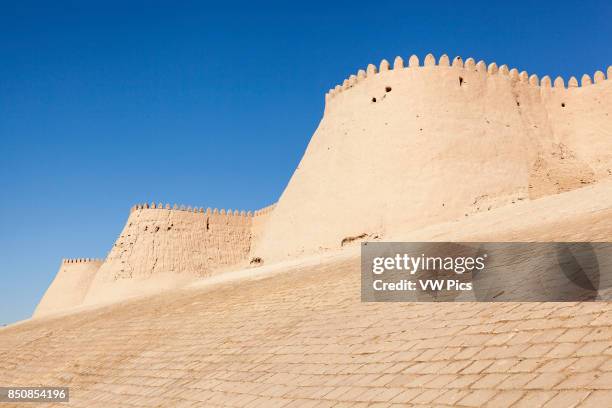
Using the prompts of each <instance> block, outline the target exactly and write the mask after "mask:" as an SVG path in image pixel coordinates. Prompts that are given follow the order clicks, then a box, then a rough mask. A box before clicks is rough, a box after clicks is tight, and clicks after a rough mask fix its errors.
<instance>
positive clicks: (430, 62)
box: [423, 53, 436, 67]
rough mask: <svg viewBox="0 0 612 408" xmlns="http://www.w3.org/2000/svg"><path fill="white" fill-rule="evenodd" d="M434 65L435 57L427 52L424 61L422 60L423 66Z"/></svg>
mask: <svg viewBox="0 0 612 408" xmlns="http://www.w3.org/2000/svg"><path fill="white" fill-rule="evenodd" d="M435 65H436V57H434V56H433V54H431V53H430V54H427V55H426V56H425V61H423V66H424V67H433V66H435Z"/></svg>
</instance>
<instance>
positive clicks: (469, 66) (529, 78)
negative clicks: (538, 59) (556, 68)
mask: <svg viewBox="0 0 612 408" xmlns="http://www.w3.org/2000/svg"><path fill="white" fill-rule="evenodd" d="M420 66H421V65H420V61H419V57H418V56H416V55H414V54H413V55H411V56H410V58H409V59H408V68H418V67H420ZM422 66H423V67H436V66H439V67H449V66H452V67H454V68H458V69H466V70H475V71H477V72H480V73H484V74H487V75H503V76H508V77H509V78H510V79H511V80H512V81H518V82H522V83H524V84H528V85H530V86H536V87H542V86H543V87H546V88H555V89H561V88H565V84H564V81H563V79H562V78H561V82H560V81H559V78H560V77H557V78H556V79H555V81H554V82H553V81H552V79H551V78H550V76H545V77H543V78H542V81H543V83H541V82H540V80H539V79H538V76H537V75H535V74H533V75H529V73H528V72H527V71H521V72H520V73H519V71H518V69H516V68H512V69H509V67H508V65H507V64H503V65H501V66H498V65H497V63H495V62H492V63H490V64H489V65H487V64H486V63H485V61H483V60H480V61H478V63H476V62H475V60H474V58H472V57H470V58H467V59H466V60H465V62H464V61H463V59H462V58H461V57H460V56H456V57H455V58H454V59H453V60H452V62H451V61H450V59H449V57H448V55H447V54H442V56H440V59H439V61H438V63H437V64H436V58H435V57H434V55H433V54H431V53H429V54H427V55H426V56H425V58H424V61H423V65H422ZM404 68H406V67H405V65H404V59H403V58H402V57H400V56H397V57H395V59H394V61H393V68H391V64H390V63H389V61H387V60H386V59H382V60H381V62H380V64H379V67H376V66H375V65H374V64H368V66H367V68H366V70H363V69H360V70H358V71H357V74H356V75H355V74H351V75H350V76H349V77H348V78H347V79H345V80H344V81H343V82H342V84H339V85H336V86H335V87H334V88H333V89H330V90H329V92H328V93H326V94H325V101H326V106H327V102H331V100H332V99H334V97H335V96H336V95H338V94H339V93H341V92H343V91H346V90H348V89H350V88H352V87H354V86H355V85H357V84H358V83H359V82H361V81H363V80H365V79H367V78H370V77H374V76H376V75H377V74H378V73H382V72H389V71H391V70H393V71H397V72H398V73H400V72H402V71H403V70H404ZM611 74H612V66H610V67H608V70H607V75H608V77H609V76H610V75H611ZM544 78H547V79H546V80H544ZM605 80H606V75H605V74H604V73H603V71H597V72H595V74H594V75H593V79H592V80H591V76H590V75H588V74H584V75H583V76H582V84H581V86H582V87H584V86H587V85H591V84H593V83H595V84H597V83H601V82H603V81H605ZM573 87H578V82H577V80H576V81H574V80H572V79H570V81H569V83H568V88H573Z"/></svg>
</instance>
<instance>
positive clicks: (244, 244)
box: [85, 206, 253, 303]
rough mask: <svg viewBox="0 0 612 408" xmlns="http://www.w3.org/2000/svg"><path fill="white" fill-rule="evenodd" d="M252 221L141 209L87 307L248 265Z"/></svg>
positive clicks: (128, 225) (231, 216) (99, 275)
mask: <svg viewBox="0 0 612 408" xmlns="http://www.w3.org/2000/svg"><path fill="white" fill-rule="evenodd" d="M147 207H148V206H147ZM160 207H161V206H160ZM252 218H253V217H252V216H251V215H247V214H244V213H242V214H241V213H237V212H236V213H234V212H231V213H230V212H228V213H226V212H225V211H222V212H217V210H215V211H214V212H212V211H202V212H200V211H199V210H197V209H195V210H192V209H189V210H179V209H169V208H143V206H139V207H138V208H137V209H135V210H133V211H132V212H131V213H130V216H129V218H128V220H127V222H126V225H125V227H124V229H123V231H122V232H121V235H120V236H119V237H118V238H117V241H116V242H115V244H114V245H113V247H112V249H111V251H110V253H109V255H108V257H107V259H106V261H105V262H104V264H103V265H102V266H101V268H100V270H99V272H98V273H97V274H96V277H95V279H94V281H93V283H92V285H91V288H90V290H89V293H88V295H87V296H86V299H85V303H100V302H105V301H110V300H113V299H118V298H121V297H123V296H129V295H136V294H140V293H144V292H147V291H150V290H158V289H163V288H172V287H175V286H178V285H180V284H183V283H185V282H187V281H189V280H193V279H194V278H196V277H204V276H210V275H212V274H213V273H214V272H216V271H219V270H223V268H226V267H230V266H233V265H238V264H240V263H242V262H245V263H246V261H247V257H248V254H249V250H250V243H251V223H252Z"/></svg>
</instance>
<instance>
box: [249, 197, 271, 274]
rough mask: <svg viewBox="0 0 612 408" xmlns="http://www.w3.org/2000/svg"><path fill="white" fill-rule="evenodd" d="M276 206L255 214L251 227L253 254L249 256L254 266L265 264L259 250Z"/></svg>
mask: <svg viewBox="0 0 612 408" xmlns="http://www.w3.org/2000/svg"><path fill="white" fill-rule="evenodd" d="M275 206H276V204H272V205H269V206H267V207H265V208H262V209H261V210H257V211H255V212H254V213H253V221H252V226H251V252H250V254H249V260H250V261H251V263H252V264H253V265H258V264H261V263H263V259H261V257H260V256H259V253H258V248H259V244H260V242H261V240H262V237H263V234H264V233H265V231H266V227H267V225H268V220H269V219H270V217H271V216H272V213H273V211H274V207H275ZM257 258H259V259H257Z"/></svg>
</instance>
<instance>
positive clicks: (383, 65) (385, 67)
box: [378, 59, 389, 72]
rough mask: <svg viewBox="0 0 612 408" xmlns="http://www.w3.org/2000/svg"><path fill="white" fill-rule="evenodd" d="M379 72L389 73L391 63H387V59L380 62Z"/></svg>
mask: <svg viewBox="0 0 612 408" xmlns="http://www.w3.org/2000/svg"><path fill="white" fill-rule="evenodd" d="M378 71H379V72H384V71H389V61H387V60H386V59H383V60H382V61H380V65H379V66H378Z"/></svg>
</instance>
